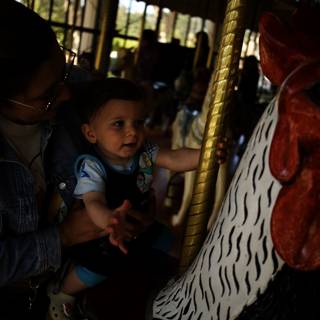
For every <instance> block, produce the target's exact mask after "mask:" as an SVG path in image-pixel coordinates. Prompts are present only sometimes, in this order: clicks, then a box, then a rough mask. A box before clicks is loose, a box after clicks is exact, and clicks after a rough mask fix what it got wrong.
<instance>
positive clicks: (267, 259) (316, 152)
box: [153, 8, 320, 320]
mask: <svg viewBox="0 0 320 320" xmlns="http://www.w3.org/2000/svg"><path fill="white" fill-rule="evenodd" d="M259 27H260V58H261V66H262V70H263V72H264V74H265V75H266V76H267V77H268V78H269V79H270V80H271V81H272V83H273V84H275V85H277V86H279V90H278V94H277V96H276V97H275V98H274V99H273V100H272V102H271V103H270V104H269V106H268V107H267V108H266V110H265V112H264V114H263V115H262V117H261V119H260V121H259V123H258V124H257V126H256V128H255V130H254V132H253V134H252V137H251V139H250V141H249V143H248V145H247V149H246V151H245V153H244V155H243V157H242V159H241V162H240V164H239V166H238V169H237V171H236V173H235V175H234V177H233V180H232V182H231V184H230V186H229V189H228V191H227V193H226V196H225V198H224V200H223V204H222V206H221V209H220V211H219V214H218V217H217V219H216V221H215V223H214V225H213V226H212V227H211V229H210V230H209V232H208V234H207V237H206V239H205V241H204V243H203V245H202V248H201V250H200V252H199V253H198V255H197V257H196V259H195V260H194V261H193V263H192V264H191V265H190V267H189V268H188V269H187V271H186V272H185V273H184V274H182V275H181V276H179V277H177V278H176V279H172V280H171V281H170V282H169V283H168V284H167V286H166V287H165V288H163V289H162V290H161V291H160V292H159V293H158V295H157V296H156V298H155V299H154V301H153V318H154V319H162V320H169V319H170V320H178V319H181V320H184V319H205V320H209V319H210V320H211V319H212V320H216V319H219V320H220V319H225V320H227V319H238V320H239V319H241V320H249V319H250V320H252V319H260V320H261V319H265V320H267V319H268V320H270V319H277V320H278V319H281V320H285V319H286V320H288V319H308V320H310V319H312V320H313V319H320V308H319V306H318V304H319V303H318V301H319V294H320V274H319V272H320V271H318V269H319V268H320V214H319V212H320V32H319V30H320V14H319V12H318V11H317V10H316V9H314V10H309V9H306V8H304V9H302V8H301V9H300V8H299V10H298V11H296V12H295V13H294V14H293V16H292V19H291V21H290V23H287V24H286V23H284V22H283V21H281V20H280V19H279V18H277V17H276V16H274V15H273V14H271V13H266V14H264V15H263V16H262V17H261V19H260V26H259ZM198 143H199V144H200V141H199V142H198Z"/></svg>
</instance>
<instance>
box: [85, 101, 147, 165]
mask: <svg viewBox="0 0 320 320" xmlns="http://www.w3.org/2000/svg"><path fill="white" fill-rule="evenodd" d="M144 117H145V112H144V106H143V104H142V103H141V102H138V101H126V100H117V99H114V100H110V101H109V102H107V103H106V104H105V105H104V106H103V107H102V108H101V109H100V110H99V111H98V113H97V114H96V115H95V117H94V118H93V119H92V120H91V121H90V124H89V126H90V128H91V130H92V134H93V135H94V138H95V141H90V142H93V143H96V145H97V146H98V148H99V150H100V151H101V152H102V153H103V155H104V156H105V157H106V159H107V160H108V161H109V162H111V163H113V164H124V163H126V162H127V161H128V160H129V159H130V158H131V157H132V156H134V154H135V153H136V152H137V151H138V150H139V149H140V147H141V145H142V144H143V141H144Z"/></svg>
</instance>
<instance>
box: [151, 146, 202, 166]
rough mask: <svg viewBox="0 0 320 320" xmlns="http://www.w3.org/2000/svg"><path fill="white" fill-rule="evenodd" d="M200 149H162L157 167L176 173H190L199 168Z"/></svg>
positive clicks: (158, 156)
mask: <svg viewBox="0 0 320 320" xmlns="http://www.w3.org/2000/svg"><path fill="white" fill-rule="evenodd" d="M199 158H200V149H191V148H182V149H176V150H171V149H162V148H161V149H160V150H159V152H158V155H157V158H156V165H157V166H158V167H161V168H166V169H169V170H171V171H175V172H184V171H190V170H194V169H196V168H197V166H198V163H199Z"/></svg>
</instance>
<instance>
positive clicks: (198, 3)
mask: <svg viewBox="0 0 320 320" xmlns="http://www.w3.org/2000/svg"><path fill="white" fill-rule="evenodd" d="M138 1H143V2H145V3H147V4H151V5H156V6H159V7H161V8H169V9H170V10H172V11H177V12H179V13H183V14H189V15H192V16H196V17H201V18H203V19H209V20H212V21H214V22H217V23H222V22H223V18H224V12H225V8H226V4H227V0H138ZM247 2H248V6H249V11H248V17H247V23H248V25H247V28H249V29H252V30H254V29H256V28H257V21H258V18H259V16H260V13H261V11H265V10H272V11H273V10H281V11H287V10H289V11H291V10H292V9H293V8H295V6H296V5H297V0H273V1H272V0H248V1H247Z"/></svg>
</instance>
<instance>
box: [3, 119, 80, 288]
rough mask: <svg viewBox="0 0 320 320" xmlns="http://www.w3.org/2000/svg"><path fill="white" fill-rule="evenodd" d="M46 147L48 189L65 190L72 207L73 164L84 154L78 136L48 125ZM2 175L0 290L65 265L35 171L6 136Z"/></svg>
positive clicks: (65, 196) (66, 199)
mask: <svg viewBox="0 0 320 320" xmlns="http://www.w3.org/2000/svg"><path fill="white" fill-rule="evenodd" d="M50 136H51V138H50ZM49 138H50V144H49V146H47V145H48V141H49ZM41 145H42V150H41V151H42V155H43V157H44V163H45V169H46V173H47V181H48V187H49V185H51V187H53V188H55V189H58V190H60V191H61V192H60V193H61V196H62V197H63V199H64V200H65V203H66V204H69V205H70V204H71V201H72V191H73V188H74V184H75V179H74V177H73V161H74V159H75V158H76V156H77V154H78V153H77V151H76V148H75V146H74V144H73V143H72V138H71V137H69V135H68V132H67V130H66V129H65V128H64V126H63V125H61V126H60V127H59V126H58V127H57V130H54V133H53V134H52V130H51V128H49V127H47V128H45V129H44V131H43V136H42V143H41ZM44 151H46V152H44ZM0 174H1V178H0V286H3V285H7V284H10V283H13V282H16V281H20V280H24V279H27V278H29V277H32V276H35V275H39V274H41V273H43V272H45V271H49V270H53V271H55V270H57V268H59V266H60V264H61V242H60V238H59V233H58V228H57V226H56V225H49V224H48V223H45V222H44V221H41V220H46V219H40V215H39V212H38V209H37V203H36V199H35V193H34V182H33V177H32V175H31V173H30V170H29V169H28V168H27V167H26V166H25V165H24V164H22V163H21V162H20V161H19V160H18V158H17V155H16V154H15V152H14V151H13V149H12V148H11V147H10V146H9V145H8V143H7V142H6V141H5V140H4V139H3V138H2V137H0Z"/></svg>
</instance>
